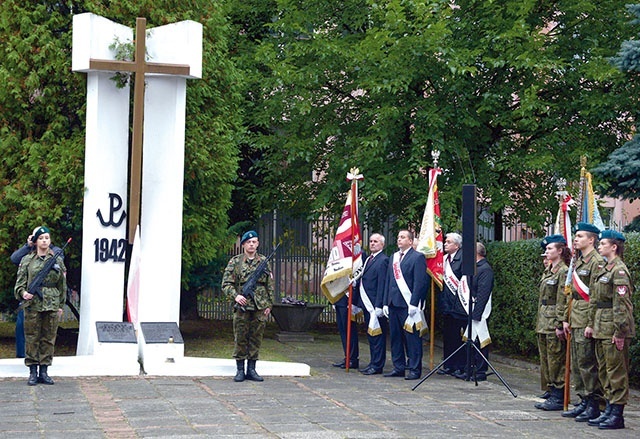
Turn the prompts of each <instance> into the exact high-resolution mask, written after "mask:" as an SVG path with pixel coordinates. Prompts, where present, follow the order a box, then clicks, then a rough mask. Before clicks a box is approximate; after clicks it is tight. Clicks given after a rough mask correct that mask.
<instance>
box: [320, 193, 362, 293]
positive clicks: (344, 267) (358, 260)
mask: <svg viewBox="0 0 640 439" xmlns="http://www.w3.org/2000/svg"><path fill="white" fill-rule="evenodd" d="M354 187H355V190H354V189H353V188H352V189H351V190H349V193H348V194H347V203H346V204H345V206H344V210H343V211H342V217H341V218H340V224H339V225H338V230H337V231H336V235H335V238H334V239H333V246H332V248H331V254H330V255H329V260H328V262H327V268H326V270H325V271H324V276H323V278H322V283H321V288H322V293H323V294H324V295H325V296H326V297H327V299H329V302H331V303H332V304H334V303H336V302H337V301H338V300H340V299H341V298H342V296H344V294H345V293H346V291H347V289H348V288H349V284H350V283H351V278H352V275H353V274H354V273H356V272H358V270H359V269H361V268H362V247H361V244H362V243H361V236H360V224H359V222H358V190H357V186H354ZM352 205H353V207H354V209H352V208H351V206H352ZM352 211H353V212H354V214H353V215H352Z"/></svg>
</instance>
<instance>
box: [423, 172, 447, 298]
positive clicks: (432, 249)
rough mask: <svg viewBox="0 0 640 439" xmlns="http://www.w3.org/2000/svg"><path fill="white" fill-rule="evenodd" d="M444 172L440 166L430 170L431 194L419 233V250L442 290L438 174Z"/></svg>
mask: <svg viewBox="0 0 640 439" xmlns="http://www.w3.org/2000/svg"><path fill="white" fill-rule="evenodd" d="M441 173H442V170H441V169H439V168H432V169H430V170H429V196H428V197H427V205H426V206H425V209H424V215H423V217H422V224H421V226H420V233H419V235H418V248H417V250H418V251H419V252H421V253H423V254H424V255H425V257H426V258H427V272H428V273H429V275H430V276H431V279H433V281H434V282H435V283H436V284H438V288H440V290H442V280H443V277H444V265H443V252H442V249H443V238H442V224H441V222H440V201H439V199H438V182H437V179H438V175H439V174H441Z"/></svg>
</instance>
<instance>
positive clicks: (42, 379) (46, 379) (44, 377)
mask: <svg viewBox="0 0 640 439" xmlns="http://www.w3.org/2000/svg"><path fill="white" fill-rule="evenodd" d="M48 367H49V366H43V365H40V376H39V377H38V382H39V383H42V384H49V385H51V384H54V382H53V380H52V379H51V377H50V376H49V375H48V374H47V368H48Z"/></svg>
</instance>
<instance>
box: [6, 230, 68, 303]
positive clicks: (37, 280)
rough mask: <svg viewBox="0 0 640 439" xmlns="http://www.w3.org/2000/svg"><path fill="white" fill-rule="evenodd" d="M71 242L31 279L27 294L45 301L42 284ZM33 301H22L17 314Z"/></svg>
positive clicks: (59, 250) (60, 249) (57, 252)
mask: <svg viewBox="0 0 640 439" xmlns="http://www.w3.org/2000/svg"><path fill="white" fill-rule="evenodd" d="M70 242H71V238H69V239H68V240H67V242H66V243H65V244H64V245H63V246H62V248H59V249H58V250H57V251H56V252H55V253H54V254H53V257H52V258H51V259H49V260H48V261H47V262H46V263H45V264H44V265H43V266H42V270H40V271H39V272H38V274H36V276H35V277H34V278H33V279H31V282H29V285H28V286H27V292H28V293H29V294H33V295H34V296H38V297H39V298H40V300H44V296H43V295H42V284H43V283H44V279H45V278H46V277H47V275H48V274H49V272H50V271H51V269H52V268H53V266H54V265H55V264H56V263H57V262H58V257H60V256H62V253H64V249H65V248H66V247H67V245H69V243H70ZM31 300H32V299H30V300H22V301H21V302H20V304H19V305H18V308H17V309H16V312H20V311H21V310H23V309H24V308H26V307H27V306H29V305H30V304H31Z"/></svg>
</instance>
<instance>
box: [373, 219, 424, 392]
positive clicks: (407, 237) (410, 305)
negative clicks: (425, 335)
mask: <svg viewBox="0 0 640 439" xmlns="http://www.w3.org/2000/svg"><path fill="white" fill-rule="evenodd" d="M397 242H398V251H397V252H396V253H394V255H393V260H392V261H391V263H390V264H389V268H388V269H387V278H386V281H385V294H384V307H383V312H384V314H385V315H386V316H387V317H388V318H389V333H390V335H391V359H392V361H393V370H392V371H391V372H389V373H387V374H385V375H384V376H386V377H404V376H405V368H406V367H407V359H408V367H409V373H408V374H407V376H406V377H405V379H406V380H417V379H419V378H420V375H421V374H422V337H421V332H422V331H426V329H427V328H426V322H425V321H424V313H423V312H422V309H421V307H422V306H423V305H424V303H425V301H426V298H427V293H428V292H429V283H430V280H431V279H430V277H429V275H428V274H427V260H426V259H425V257H424V255H423V254H422V253H420V252H417V251H415V250H414V249H413V247H412V244H413V233H412V232H410V231H409V230H401V231H400V232H399V233H398V240H397ZM405 354H406V356H405Z"/></svg>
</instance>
